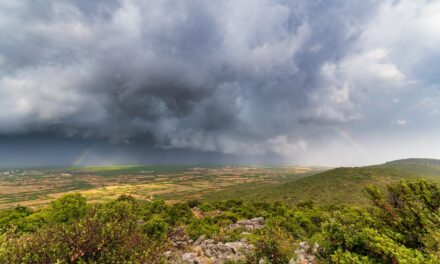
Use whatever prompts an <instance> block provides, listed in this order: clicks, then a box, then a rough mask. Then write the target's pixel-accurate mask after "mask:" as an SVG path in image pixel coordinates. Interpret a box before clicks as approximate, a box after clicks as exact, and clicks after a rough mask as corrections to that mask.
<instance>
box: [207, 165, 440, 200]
mask: <svg viewBox="0 0 440 264" xmlns="http://www.w3.org/2000/svg"><path fill="white" fill-rule="evenodd" d="M417 178H421V179H426V180H430V181H434V182H438V183H440V160H429V159H406V160H396V161H391V162H387V163H384V164H381V165H374V166H366V167H352V168H336V169H331V170H328V171H325V172H322V173H319V174H315V175H311V176H308V177H304V178H300V179H295V180H292V181H289V182H287V183H283V184H279V185H276V186H249V187H247V186H246V185H244V186H242V190H240V192H241V194H240V197H242V198H243V199H252V200H259V201H277V200H282V201H286V202H289V203H292V204H297V203H299V202H305V201H309V200H310V201H313V202H314V203H315V204H318V205H333V204H341V203H342V204H351V205H360V206H365V205H368V204H369V200H368V197H367V195H366V193H365V187H366V186H368V185H371V184H373V185H376V186H379V187H381V188H385V187H386V185H387V184H390V183H393V182H398V181H401V180H406V179H417ZM247 188H249V189H247ZM236 192H238V190H235V193H231V191H230V190H226V191H223V192H222V191H220V192H217V193H213V194H212V195H211V198H214V199H216V198H218V199H219V198H221V197H230V198H232V197H234V194H235V195H236V194H237V193H236Z"/></svg>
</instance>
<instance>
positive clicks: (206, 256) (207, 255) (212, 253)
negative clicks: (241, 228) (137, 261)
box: [164, 236, 254, 264]
mask: <svg viewBox="0 0 440 264" xmlns="http://www.w3.org/2000/svg"><path fill="white" fill-rule="evenodd" d="M253 250H254V247H253V246H252V245H251V244H249V243H247V241H246V240H244V239H243V240H241V241H234V242H226V243H223V242H217V241H215V240H213V239H205V238H204V236H200V237H199V238H198V239H197V240H196V241H195V242H194V243H193V245H192V246H191V247H188V248H187V251H186V252H183V253H179V252H173V251H167V252H165V253H164V256H165V257H166V258H167V260H168V262H169V263H176V264H177V263H179V264H180V263H187V264H204V263H223V262H225V261H227V260H240V259H243V260H244V259H245V257H246V255H247V254H250V253H251V252H252V251H253Z"/></svg>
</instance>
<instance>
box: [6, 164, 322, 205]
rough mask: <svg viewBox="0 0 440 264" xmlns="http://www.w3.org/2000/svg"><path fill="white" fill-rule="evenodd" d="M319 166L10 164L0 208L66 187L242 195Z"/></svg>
mask: <svg viewBox="0 0 440 264" xmlns="http://www.w3.org/2000/svg"><path fill="white" fill-rule="evenodd" d="M319 171H322V169H319V168H309V167H244V166H237V167H234V166H227V167H225V166H208V167H206V166H205V167H196V166H185V165H162V166H161V165H129V166H102V167H100V166H95V167H71V168H44V169H16V170H14V169H9V170H3V171H1V172H0V186H1V188H0V208H6V207H11V206H14V205H17V204H20V205H26V206H31V207H39V206H42V205H45V204H47V203H49V202H50V201H52V200H54V199H56V198H58V197H60V196H61V195H63V194H65V193H68V192H80V193H81V194H83V195H84V196H85V197H86V198H87V199H88V200H89V201H98V202H102V201H108V200H112V199H115V198H116V197H118V196H120V195H122V194H127V195H131V196H133V197H135V198H138V199H143V200H166V201H167V202H169V203H173V202H178V201H184V200H190V199H207V198H209V197H215V195H214V196H212V194H215V193H216V192H218V191H229V192H232V193H234V195H236V196H241V194H240V192H248V191H251V190H252V189H253V188H258V187H262V186H266V187H268V186H272V185H277V184H280V183H284V182H289V181H293V180H297V179H300V178H303V177H306V176H309V175H312V174H315V173H317V172H319ZM243 187H245V188H243ZM244 194H245V193H243V195H244Z"/></svg>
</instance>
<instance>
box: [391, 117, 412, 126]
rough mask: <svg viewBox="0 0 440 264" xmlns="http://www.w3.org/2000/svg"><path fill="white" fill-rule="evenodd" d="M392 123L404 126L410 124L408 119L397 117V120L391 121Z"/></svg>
mask: <svg viewBox="0 0 440 264" xmlns="http://www.w3.org/2000/svg"><path fill="white" fill-rule="evenodd" d="M391 124H392V125H395V126H402V127H404V126H406V125H407V124H408V121H407V120H405V119H396V120H393V121H391Z"/></svg>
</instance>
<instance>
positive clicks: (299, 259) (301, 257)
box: [289, 242, 319, 264]
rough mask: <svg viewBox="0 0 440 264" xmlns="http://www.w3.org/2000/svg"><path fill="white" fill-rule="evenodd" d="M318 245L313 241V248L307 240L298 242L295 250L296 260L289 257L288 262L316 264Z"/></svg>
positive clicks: (291, 263) (293, 263)
mask: <svg viewBox="0 0 440 264" xmlns="http://www.w3.org/2000/svg"><path fill="white" fill-rule="evenodd" d="M318 249H319V245H318V244H316V243H315V245H314V246H313V248H312V247H311V246H310V245H309V243H307V242H300V243H299V245H298V248H297V249H296V250H295V255H296V260H294V259H291V260H290V262H289V264H316V263H318V261H317V259H316V253H317V252H318Z"/></svg>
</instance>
